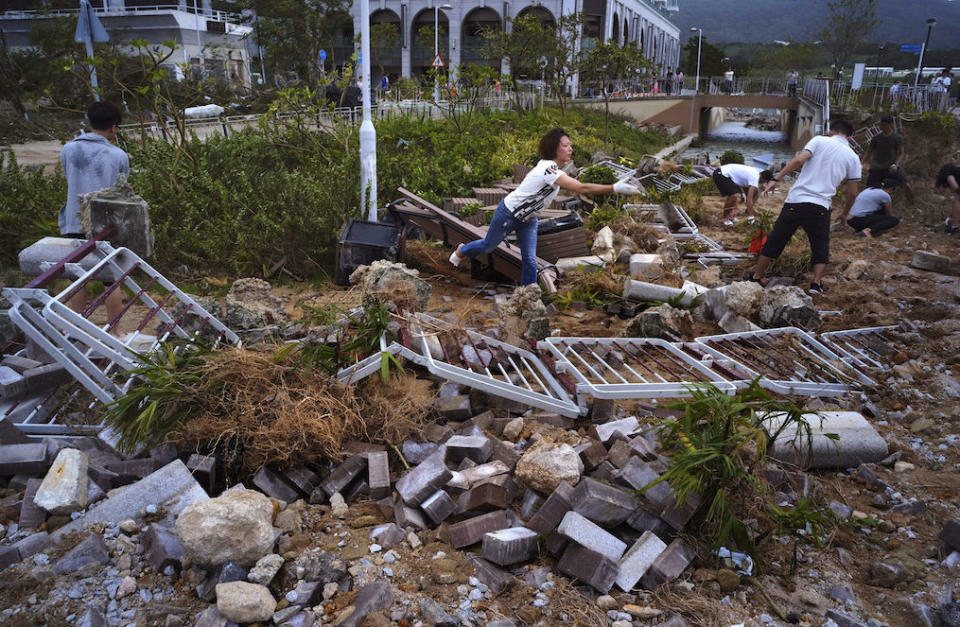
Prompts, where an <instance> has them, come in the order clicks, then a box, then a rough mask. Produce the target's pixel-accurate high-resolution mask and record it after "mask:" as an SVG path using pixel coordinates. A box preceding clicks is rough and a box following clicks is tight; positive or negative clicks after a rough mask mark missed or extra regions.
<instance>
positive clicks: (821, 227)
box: [743, 120, 861, 294]
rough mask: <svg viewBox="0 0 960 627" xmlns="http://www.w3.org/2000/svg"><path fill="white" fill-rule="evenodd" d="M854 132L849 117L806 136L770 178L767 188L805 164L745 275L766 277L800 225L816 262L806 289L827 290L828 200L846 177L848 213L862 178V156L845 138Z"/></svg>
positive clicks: (758, 278)
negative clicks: (804, 142)
mask: <svg viewBox="0 0 960 627" xmlns="http://www.w3.org/2000/svg"><path fill="white" fill-rule="evenodd" d="M852 134H853V125H851V124H850V123H849V122H847V121H846V120H834V121H833V122H832V123H831V124H830V132H829V134H828V135H818V136H817V137H814V138H813V139H811V140H810V141H809V142H807V145H806V146H804V147H803V150H801V151H800V152H798V153H797V155H796V156H795V157H794V158H793V159H791V160H790V161H789V162H788V163H787V165H785V166H784V167H783V169H782V170H780V171H779V172H777V174H776V175H774V177H773V180H771V181H770V182H769V183H767V186H766V188H765V189H764V191H766V192H769V191H772V190H773V189H774V188H775V187H776V186H777V183H779V182H780V181H781V180H783V177H784V176H786V175H787V174H788V173H789V172H792V171H794V170H796V169H797V168H799V167H800V166H803V170H801V172H800V176H799V177H797V182H796V183H794V184H793V187H792V188H790V192H789V193H788V194H787V198H786V200H785V202H784V204H783V209H782V210H781V211H780V215H779V216H778V217H777V221H776V223H774V225H773V230H772V231H770V235H768V236H767V241H766V243H764V245H763V248H762V249H761V250H760V255H759V257H758V258H757V265H756V267H755V268H754V269H753V270H752V271H748V272H747V273H746V274H744V276H743V278H744V280H747V281H757V282H763V281H764V279H763V273H764V272H765V271H766V269H767V267H768V266H769V265H770V263H771V262H772V261H773V260H774V259H776V258H777V257H779V256H780V253H782V252H783V249H784V248H785V247H786V245H787V243H789V242H790V238H791V237H793V234H794V233H796V231H797V229H799V228H802V229H803V230H804V231H805V232H806V234H807V239H809V240H810V264H811V265H812V266H813V280H812V281H811V282H810V288H809V290H808V291H809V292H810V293H811V294H822V293H823V292H824V289H823V273H824V271H825V270H826V269H827V262H828V261H830V203H831V201H832V199H833V196H834V194H836V193H837V187H839V186H840V184H841V183H843V182H844V181H846V185H845V186H844V202H845V203H846V205H845V207H844V209H843V214H842V215H843V217H846V215H847V214H848V213H849V212H850V207H852V206H853V201H854V199H855V198H856V196H857V181H859V180H860V173H861V166H860V158H859V157H858V156H857V153H855V152H854V151H853V149H852V148H850V143H849V141H848V139H847V138H848V137H850V135H852Z"/></svg>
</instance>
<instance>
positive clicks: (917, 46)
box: [900, 44, 923, 52]
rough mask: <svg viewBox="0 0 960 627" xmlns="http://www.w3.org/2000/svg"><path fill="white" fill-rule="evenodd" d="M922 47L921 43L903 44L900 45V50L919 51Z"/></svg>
mask: <svg viewBox="0 0 960 627" xmlns="http://www.w3.org/2000/svg"><path fill="white" fill-rule="evenodd" d="M922 49H923V44H903V45H902V46H900V52H920V50H922Z"/></svg>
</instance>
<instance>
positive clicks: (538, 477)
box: [514, 442, 583, 494]
mask: <svg viewBox="0 0 960 627" xmlns="http://www.w3.org/2000/svg"><path fill="white" fill-rule="evenodd" d="M582 473H583V461H581V459H580V456H579V455H578V454H577V452H576V451H575V450H573V447H572V446H570V445H569V444H558V443H554V442H541V443H539V444H537V445H536V446H534V447H533V448H531V449H530V450H529V451H527V452H526V453H524V454H523V457H521V458H520V461H518V462H517V467H516V469H515V470H514V478H515V479H516V480H517V481H518V482H519V483H520V484H521V485H523V486H526V487H528V488H530V489H531V490H535V491H536V492H540V493H541V494H550V493H552V492H553V491H554V490H555V489H556V488H557V486H558V485H560V484H561V483H562V482H564V481H566V482H567V483H569V484H570V485H576V484H577V482H578V481H580V475H581V474H582Z"/></svg>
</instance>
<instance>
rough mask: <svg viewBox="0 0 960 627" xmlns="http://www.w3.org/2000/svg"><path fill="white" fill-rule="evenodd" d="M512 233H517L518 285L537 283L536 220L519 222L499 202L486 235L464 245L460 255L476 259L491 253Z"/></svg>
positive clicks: (534, 218)
mask: <svg viewBox="0 0 960 627" xmlns="http://www.w3.org/2000/svg"><path fill="white" fill-rule="evenodd" d="M512 231H516V232H517V245H518V246H520V258H521V260H520V269H521V270H520V285H531V284H533V283H536V282H537V218H536V217H533V218H530V220H528V221H527V222H521V221H520V220H517V219H516V218H514V217H513V214H512V213H510V210H509V209H507V206H506V205H505V204H503V201H502V200H501V201H500V204H499V205H497V210H496V211H494V212H493V220H491V221H490V227H489V228H488V229H487V235H486V237H484V238H483V239H478V240H475V241H473V242H470V243H469V244H464V245H463V247H462V248H461V249H460V254H461V255H464V256H466V257H476V256H477V255H484V254H487V253H491V252H493V249H495V248H496V247H497V245H498V244H499V243H500V242H502V241H503V240H504V238H506V237H507V235H509V234H510V233H511V232H512Z"/></svg>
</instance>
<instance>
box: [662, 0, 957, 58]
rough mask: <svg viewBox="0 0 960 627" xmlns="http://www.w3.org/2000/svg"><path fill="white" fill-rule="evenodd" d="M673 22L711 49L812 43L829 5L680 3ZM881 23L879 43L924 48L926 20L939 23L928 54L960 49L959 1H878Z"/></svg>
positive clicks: (787, 0) (777, 0)
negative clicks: (699, 34) (695, 29)
mask: <svg viewBox="0 0 960 627" xmlns="http://www.w3.org/2000/svg"><path fill="white" fill-rule="evenodd" d="M678 5H679V7H680V11H679V12H677V13H675V14H674V15H673V22H674V23H675V24H677V26H679V27H680V40H681V42H685V41H686V39H687V35H688V31H689V30H690V27H691V26H699V27H701V28H703V36H704V38H706V39H709V41H710V42H711V43H727V42H773V41H774V40H778V39H779V40H783V41H808V40H812V39H815V38H816V37H815V34H816V32H817V31H819V30H820V29H821V28H822V27H823V24H824V21H825V20H826V17H827V15H828V9H827V1H826V0H679V2H678ZM877 15H878V16H879V17H880V18H881V19H882V20H883V23H882V24H881V25H880V26H879V28H878V29H877V32H876V33H875V34H874V35H873V36H872V37H871V39H873V40H875V41H891V42H897V43H911V44H913V43H923V39H924V37H926V35H927V23H926V21H927V18H930V17H932V18H936V20H937V23H936V25H935V26H934V27H933V33H932V34H931V36H930V48H931V49H937V48H958V47H960V38H958V36H957V33H960V0H877Z"/></svg>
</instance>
